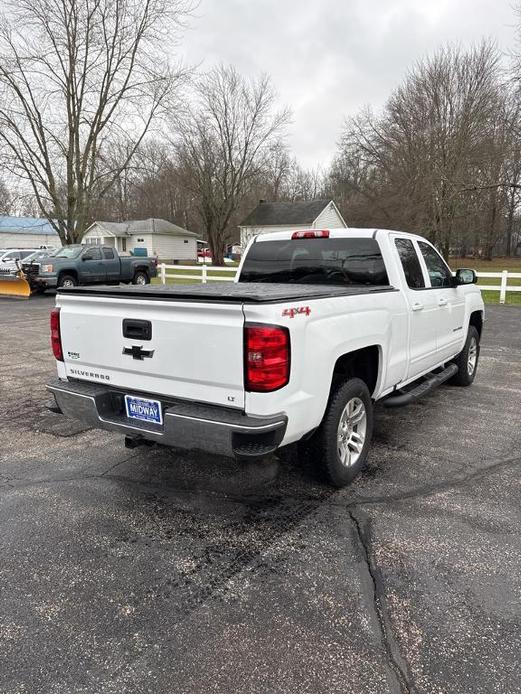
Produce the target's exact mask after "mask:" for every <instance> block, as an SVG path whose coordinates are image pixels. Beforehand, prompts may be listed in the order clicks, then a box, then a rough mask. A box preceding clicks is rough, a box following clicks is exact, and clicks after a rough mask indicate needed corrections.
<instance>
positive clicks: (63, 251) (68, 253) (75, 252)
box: [54, 246, 83, 258]
mask: <svg viewBox="0 0 521 694" xmlns="http://www.w3.org/2000/svg"><path fill="white" fill-rule="evenodd" d="M82 250H83V246H64V247H63V248H60V250H59V251H58V253H56V255H55V256H54V257H55V258H77V257H78V256H79V254H80V253H81V252H82Z"/></svg>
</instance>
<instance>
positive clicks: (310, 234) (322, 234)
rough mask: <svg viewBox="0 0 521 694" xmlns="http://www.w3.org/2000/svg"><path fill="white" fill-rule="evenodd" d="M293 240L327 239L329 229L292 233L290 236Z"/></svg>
mask: <svg viewBox="0 0 521 694" xmlns="http://www.w3.org/2000/svg"><path fill="white" fill-rule="evenodd" d="M291 238H292V239H293V240H295V239H328V238H329V229H309V230H308V231H294V232H293V234H292V235H291Z"/></svg>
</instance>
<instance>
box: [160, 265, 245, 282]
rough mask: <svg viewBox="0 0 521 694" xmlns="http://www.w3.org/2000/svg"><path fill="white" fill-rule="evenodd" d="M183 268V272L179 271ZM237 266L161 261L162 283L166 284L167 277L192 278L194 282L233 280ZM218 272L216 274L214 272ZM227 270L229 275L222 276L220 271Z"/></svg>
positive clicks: (177, 278)
mask: <svg viewBox="0 0 521 694" xmlns="http://www.w3.org/2000/svg"><path fill="white" fill-rule="evenodd" d="M167 270H175V272H171V273H168V272H167ZM179 270H181V271H182V272H179ZM185 270H187V271H190V273H188V272H185ZM236 271H237V268H233V267H215V266H213V265H211V266H210V267H209V266H208V265H207V264H206V263H203V264H202V265H165V263H161V264H160V265H159V277H160V278H161V283H162V284H166V281H167V279H169V278H170V279H176V280H192V282H202V283H203V284H206V283H207V282H212V281H213V282H233V280H234V279H235V274H236ZM214 272H215V273H217V275H214V274H213V273H214ZM222 272H226V273H228V275H227V276H225V277H221V276H220V273H222ZM230 272H233V276H230Z"/></svg>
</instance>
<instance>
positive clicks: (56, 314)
mask: <svg viewBox="0 0 521 694" xmlns="http://www.w3.org/2000/svg"><path fill="white" fill-rule="evenodd" d="M51 345H52V353H53V354H54V358H55V359H57V360H58V361H63V352H62V337H61V333H60V309H59V308H53V309H52V311H51Z"/></svg>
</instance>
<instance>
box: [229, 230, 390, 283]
mask: <svg viewBox="0 0 521 694" xmlns="http://www.w3.org/2000/svg"><path fill="white" fill-rule="evenodd" d="M239 282H282V283H292V284H331V285H340V286H346V285H347V286H350V285H376V286H388V285H389V279H388V277H387V271H386V268H385V264H384V260H383V258H382V253H381V251H380V247H379V245H378V243H377V241H376V240H375V239H372V238H349V237H342V238H311V239H288V240H277V241H275V240H274V241H259V240H258V241H256V242H255V243H253V244H252V245H251V246H250V249H249V251H248V253H247V255H246V258H245V259H244V264H243V266H242V270H241V274H240V277H239Z"/></svg>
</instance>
